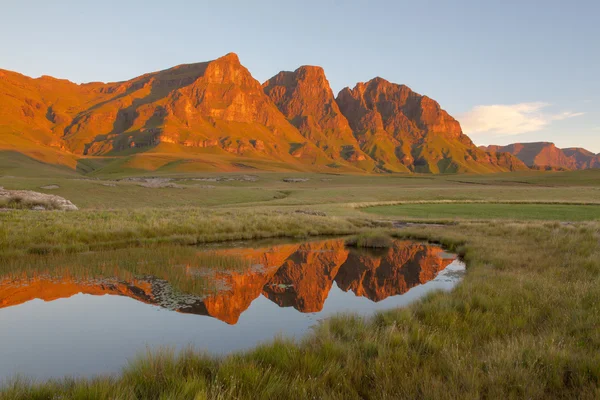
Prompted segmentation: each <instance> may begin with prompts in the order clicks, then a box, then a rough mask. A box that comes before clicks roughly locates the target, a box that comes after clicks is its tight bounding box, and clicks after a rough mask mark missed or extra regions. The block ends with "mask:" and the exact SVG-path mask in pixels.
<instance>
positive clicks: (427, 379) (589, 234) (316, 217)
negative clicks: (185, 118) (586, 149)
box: [0, 165, 600, 399]
mask: <svg viewBox="0 0 600 400" xmlns="http://www.w3.org/2000/svg"><path fill="white" fill-rule="evenodd" d="M0 167H2V166H1V165H0ZM3 168H6V167H3ZM27 168H30V167H27ZM27 168H25V169H26V170H27V171H26V172H27V173H23V172H22V168H21V169H18V168H17V169H12V170H11V172H10V173H9V172H8V170H6V169H0V186H3V187H5V188H6V189H28V190H36V191H39V192H44V193H49V194H56V195H59V196H62V197H65V198H67V199H68V200H70V201H72V202H73V203H74V204H75V205H77V206H78V207H79V209H80V210H79V211H72V212H63V211H45V212H37V211H29V210H15V209H9V210H5V211H1V212H0V262H1V263H2V269H1V271H2V274H3V275H7V274H10V273H14V272H15V271H17V272H21V273H22V272H23V271H29V272H28V273H36V271H39V270H41V269H43V268H46V269H48V268H59V267H60V265H62V264H64V263H63V262H62V261H61V260H65V259H70V260H73V258H75V259H80V260H82V262H81V263H80V264H81V265H85V266H86V267H81V270H78V271H77V272H76V273H79V274H86V273H87V272H88V271H86V268H89V271H92V272H94V271H96V273H105V271H104V270H103V269H102V268H103V267H102V265H105V264H106V257H108V256H107V254H109V253H110V254H112V256H110V257H111V258H110V259H109V261H110V262H111V263H113V264H114V263H116V262H117V261H115V260H119V259H120V257H118V254H119V252H123V253H124V254H125V253H127V254H135V252H138V253H139V254H140V255H142V254H147V255H149V256H148V257H149V258H152V254H154V253H153V252H154V251H155V250H156V249H158V248H159V247H160V246H163V245H169V246H170V247H169V248H175V249H180V250H181V255H182V256H189V254H188V253H187V252H189V251H190V250H186V249H193V247H191V246H193V245H197V244H204V243H219V242H224V241H231V240H253V239H263V238H277V237H287V238H306V237H312V236H320V235H358V236H356V238H357V239H356V241H357V243H358V242H359V241H360V245H361V246H366V247H369V246H384V245H385V240H382V239H381V238H380V236H379V235H380V233H378V232H382V231H385V232H386V233H388V234H391V235H393V236H395V237H398V238H406V239H415V240H423V241H431V242H436V243H441V244H442V245H443V246H444V247H445V248H446V249H447V250H449V251H453V252H456V253H458V254H460V255H461V256H463V258H464V260H465V262H466V264H467V273H466V276H465V278H464V280H463V281H462V282H461V283H460V284H459V285H458V286H457V287H456V288H455V289H454V290H453V291H451V292H448V293H445V292H435V293H433V294H430V295H428V296H426V297H425V298H423V299H422V300H420V301H418V302H416V303H414V304H412V305H411V306H409V307H407V308H403V309H394V310H389V311H386V312H382V313H379V314H377V315H375V316H374V317H372V318H361V317H357V316H354V315H339V316H337V317H334V318H331V319H327V320H325V321H323V322H322V323H320V324H318V325H317V326H316V328H315V329H314V332H312V333H311V334H309V335H308V336H306V337H304V338H303V339H301V340H296V341H294V340H291V339H286V338H280V339H276V340H274V341H272V342H270V343H265V344H263V345H261V346H259V347H257V348H255V349H253V350H250V351H247V352H243V353H236V354H232V355H230V356H226V357H213V356H207V355H205V354H203V353H201V352H198V351H196V350H194V349H190V350H188V351H184V352H181V353H175V352H172V351H169V350H168V349H150V351H149V353H148V354H141V355H140V356H139V359H137V360H135V361H132V362H131V364H130V365H128V366H126V367H125V368H124V369H123V371H122V372H121V373H120V374H118V375H116V376H113V377H97V378H93V379H78V378H70V377H65V378H64V379H62V380H53V381H48V382H33V381H29V380H27V379H19V380H13V381H10V382H8V383H5V384H4V385H3V386H2V388H0V398H2V399H91V398H94V399H227V398H241V399H256V398H262V399H272V398H280V399H288V398H289V399H298V398H323V399H327V398H329V399H382V398H389V399H391V398H436V399H438V398H439V399H444V398H448V399H450V398H528V399H546V398H558V399H567V398H580V399H597V398H599V397H600V329H598V327H599V326H600V302H599V301H598V299H600V170H596V171H593V170H590V171H578V172H524V173H509V174H495V175H443V176H437V175H436V176H431V175H418V174H415V175H389V176H364V175H331V174H300V173H292V174H285V173H258V172H252V171H250V172H247V173H244V174H242V173H235V174H218V173H205V174H191V173H190V174H173V175H168V174H164V175H161V174H146V177H149V176H157V175H160V177H162V178H169V179H170V180H169V181H168V183H169V184H173V185H174V186H169V187H146V186H143V185H142V183H144V181H139V180H138V181H131V180H119V179H120V177H115V176H108V177H107V176H94V177H93V179H92V178H91V177H89V176H86V175H70V174H65V175H59V174H53V175H52V174H48V175H45V174H43V173H38V174H37V175H36V174H34V173H32V172H31V170H30V169H27ZM20 171H21V172H20ZM244 175H249V176H252V179H247V178H244ZM138 178H139V176H138ZM287 178H294V179H295V180H296V181H293V182H286V181H284V180H289V179H287ZM198 179H201V180H198ZM300 179H301V180H302V181H300ZM48 185H56V186H58V188H55V189H49V190H46V189H41V187H42V186H48ZM408 222H410V224H405V223H408ZM432 222H433V223H435V224H431V223H432ZM172 245H176V246H177V247H173V246H172ZM177 251H179V250H177ZM157 254H158V252H157ZM209 256H210V255H209ZM209 256H206V257H209ZM169 257H170V258H171V259H172V258H174V257H175V258H176V257H177V255H176V254H170V255H169ZM122 259H123V260H126V259H127V257H123V258H122ZM156 261H157V262H156V263H155V264H156V265H154V266H152V268H153V274H156V275H158V276H160V274H161V270H160V269H161V267H160V265H161V263H160V261H161V260H160V259H158V260H156ZM123 262H125V261H123ZM210 262H211V263H213V264H215V265H217V264H219V262H221V261H218V260H216V259H214V258H213V259H211V260H210ZM199 263H202V260H199ZM222 263H223V265H230V264H231V262H230V261H229V260H222ZM234 264H235V263H234ZM242 264H243V263H242ZM240 265H241V264H240ZM241 266H242V267H243V265H241ZM135 268H136V267H135V265H127V264H125V265H123V266H122V270H123V271H128V272H127V273H130V274H135V273H136V269H135ZM124 273H125V272H124ZM167 278H169V279H172V280H173V281H174V282H175V284H176V285H178V287H179V288H180V289H181V290H183V291H189V292H194V291H196V292H197V293H200V292H201V291H203V290H205V289H206V287H205V286H203V285H202V284H201V282H200V283H198V285H199V286H197V287H193V286H186V285H189V283H186V280H185V277H183V276H181V277H180V276H173V277H170V276H169V277H167Z"/></svg>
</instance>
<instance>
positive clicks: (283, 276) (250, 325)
mask: <svg viewBox="0 0 600 400" xmlns="http://www.w3.org/2000/svg"><path fill="white" fill-rule="evenodd" d="M143 251H146V250H143ZM160 251H161V253H160V254H162V253H163V252H166V253H168V252H169V251H172V252H173V253H169V254H168V256H164V257H162V258H161V256H160V254H158V253H157V254H154V253H153V254H152V255H151V258H155V259H157V260H159V263H160V264H162V265H160V266H157V265H153V264H152V263H149V262H148V259H149V258H150V257H148V258H146V259H144V260H142V261H140V260H137V261H135V262H133V261H132V260H126V261H127V262H124V263H122V264H119V266H118V267H117V266H114V265H113V264H110V263H109V264H108V266H107V267H106V266H105V267H103V268H100V269H98V268H96V269H95V270H98V271H101V272H102V273H101V274H86V273H85V271H88V270H90V269H94V268H95V267H94V266H91V265H87V264H84V265H85V268H81V266H78V265H75V264H69V263H68V262H67V261H65V262H62V261H61V265H62V267H61V268H57V269H53V270H50V269H48V270H41V269H40V271H39V273H33V274H31V273H30V274H29V277H25V276H24V275H23V274H21V275H18V274H17V275H15V274H11V275H10V276H8V275H5V276H4V277H0V381H2V380H3V379H6V378H7V377H12V376H14V375H15V374H21V375H24V376H28V377H33V378H39V379H47V378H52V377H54V378H60V377H63V376H65V375H76V376H88V377H89V376H94V375H97V374H107V373H116V372H119V371H120V369H121V368H122V367H123V366H124V365H125V364H126V363H127V360H130V359H131V358H133V357H134V356H135V355H137V354H139V353H140V352H143V351H144V350H145V348H146V347H149V348H155V347H159V346H169V347H173V348H176V349H181V348H183V347H185V346H188V345H193V346H194V347H196V348H198V349H200V350H205V351H208V352H210V353H214V354H223V353H228V352H231V351H236V350H242V349H248V348H251V347H254V346H256V344H258V343H260V342H263V341H267V340H270V339H272V338H273V337H274V336H276V335H278V334H283V335H285V336H290V337H300V336H302V335H304V334H306V332H307V331H308V330H309V329H310V327H311V326H313V325H314V324H315V323H317V321H318V319H321V318H325V317H328V316H331V315H334V314H336V313H339V312H354V313H358V314H361V315H370V314H372V313H374V312H376V311H377V310H384V309H389V308H393V307H399V306H403V305H406V304H408V303H409V302H411V301H414V300H415V299H418V298H419V297H421V296H423V295H425V294H426V293H427V292H429V291H431V290H435V289H443V290H446V289H450V288H452V287H453V286H454V285H455V284H456V283H457V282H458V280H459V279H460V274H457V272H458V273H460V272H462V271H464V264H462V262H460V261H459V260H456V257H455V256H453V255H449V254H447V253H445V252H444V251H443V250H442V249H441V248H440V247H437V246H432V245H427V244H422V243H415V242H407V241H396V242H394V245H393V246H392V247H391V248H389V249H386V250H383V251H376V252H372V251H358V250H356V249H349V248H346V247H345V246H344V242H343V240H340V239H335V240H324V241H314V242H306V243H296V244H284V245H270V246H260V247H256V248H229V249H216V250H215V249H212V250H210V252H212V253H213V256H211V257H212V258H211V257H200V258H198V257H195V256H194V254H196V255H197V254H199V253H198V250H194V249H189V248H185V249H182V248H178V249H165V250H160ZM181 251H190V253H185V254H184V257H179V258H177V259H176V260H175V258H174V257H173V255H172V254H175V253H176V252H181ZM202 252H204V251H202ZM116 254H119V255H120V256H122V254H130V255H132V254H136V253H135V252H134V251H128V252H127V253H116ZM177 254H180V253H177ZM215 257H221V258H219V259H221V260H234V261H235V260H237V261H235V263H236V264H238V267H236V268H233V269H230V270H224V269H223V268H207V266H202V263H203V262H206V260H211V259H214V258H215ZM130 258H131V257H130ZM186 259H187V260H188V262H186V261H185V260H186ZM164 260H171V261H172V262H169V263H165V261H164ZM198 260H201V262H199V261H198ZM202 260H203V261H202ZM239 260H243V262H239ZM79 262H81V260H79ZM163 263H164V264H163ZM63 264H64V265H63ZM155 264H156V263H155ZM140 265H142V266H140ZM240 266H241V267H240ZM34 269H35V268H34ZM69 271H71V273H69ZM76 271H77V272H76ZM82 271H83V272H82ZM109 271H112V272H113V274H108V272H109ZM132 271H134V272H135V273H132ZM59 272H60V273H59ZM200 279H202V280H203V282H204V281H207V282H209V283H210V285H209V286H210V287H211V290H210V291H205V290H204V289H198V288H197V287H196V286H194V284H193V283H194V282H195V281H196V280H200ZM190 282H191V283H190ZM199 287H201V288H203V287H204V286H199ZM203 316H204V317H203ZM57 360H60V362H57Z"/></svg>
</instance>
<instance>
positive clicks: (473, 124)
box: [458, 102, 583, 136]
mask: <svg viewBox="0 0 600 400" xmlns="http://www.w3.org/2000/svg"><path fill="white" fill-rule="evenodd" d="M549 105H550V104H548V103H543V102H533V103H519V104H496V105H485V106H475V107H473V108H472V109H471V110H470V111H468V112H466V113H463V114H461V115H459V116H458V120H459V121H460V124H461V126H462V128H463V131H464V132H465V133H467V134H478V133H485V134H490V135H495V136H502V135H519V134H521V133H527V132H535V131H539V130H541V129H543V128H545V127H546V126H548V125H549V124H550V123H552V121H560V120H564V119H568V118H573V117H578V116H580V115H583V113H581V112H571V111H563V112H560V113H557V114H551V113H546V112H544V111H543V110H544V109H545V108H546V107H548V106H549Z"/></svg>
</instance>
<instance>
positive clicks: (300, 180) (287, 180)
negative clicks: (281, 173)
mask: <svg viewBox="0 0 600 400" xmlns="http://www.w3.org/2000/svg"><path fill="white" fill-rule="evenodd" d="M309 180H310V179H308V178H283V181H284V182H288V183H300V182H308V181H309Z"/></svg>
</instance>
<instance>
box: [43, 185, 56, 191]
mask: <svg viewBox="0 0 600 400" xmlns="http://www.w3.org/2000/svg"><path fill="white" fill-rule="evenodd" d="M59 188H60V186H58V185H46V186H40V189H44V190H54V189H59Z"/></svg>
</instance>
